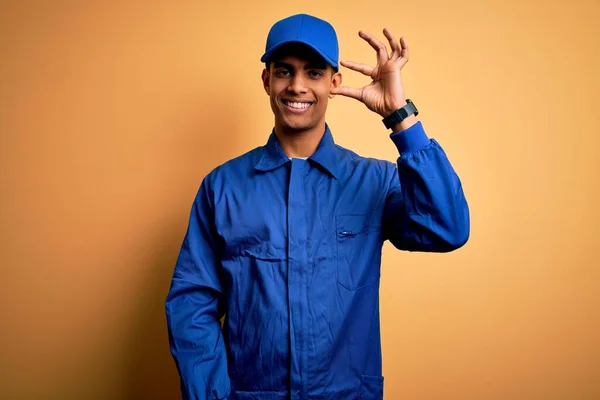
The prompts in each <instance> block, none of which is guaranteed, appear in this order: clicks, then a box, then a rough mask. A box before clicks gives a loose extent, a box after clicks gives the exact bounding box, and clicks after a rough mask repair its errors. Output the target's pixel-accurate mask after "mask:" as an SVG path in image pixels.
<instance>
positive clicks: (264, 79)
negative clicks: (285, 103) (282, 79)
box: [262, 68, 271, 96]
mask: <svg viewBox="0 0 600 400" xmlns="http://www.w3.org/2000/svg"><path fill="white" fill-rule="evenodd" d="M270 75H271V74H270V73H269V71H267V69H266V68H265V69H263V72H262V82H263V87H264V88H265V92H266V93H267V94H268V95H269V96H270V95H271V94H270V91H269V89H270V86H271V85H270V82H269V80H270Z"/></svg>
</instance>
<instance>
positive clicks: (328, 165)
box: [255, 124, 339, 179]
mask: <svg viewBox="0 0 600 400" xmlns="http://www.w3.org/2000/svg"><path fill="white" fill-rule="evenodd" d="M308 159H309V160H310V161H314V162H315V163H317V164H319V165H320V166H321V167H323V168H324V169H325V170H326V171H327V172H328V173H329V174H330V175H332V176H333V177H334V178H336V179H337V178H338V172H339V171H338V169H337V168H338V163H337V161H336V145H335V142H334V141H333V135H332V134H331V131H330V130H329V126H328V125H327V124H325V134H324V135H323V138H322V139H321V141H320V142H319V146H317V150H316V151H315V152H314V154H313V155H312V156H310V157H309V158H308ZM288 161H290V159H289V157H288V156H287V155H286V154H285V152H284V151H283V149H282V148H281V146H280V145H279V140H278V139H277V135H275V131H274V130H273V131H272V132H271V135H270V136H269V140H268V141H267V144H266V145H265V146H264V151H263V154H262V156H261V158H260V160H259V161H258V163H256V165H255V168H256V169H257V170H259V171H270V170H273V169H275V168H277V167H280V166H281V165H283V164H285V163H286V162H288Z"/></svg>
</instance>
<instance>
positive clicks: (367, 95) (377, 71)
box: [331, 28, 408, 118]
mask: <svg viewBox="0 0 600 400" xmlns="http://www.w3.org/2000/svg"><path fill="white" fill-rule="evenodd" d="M383 34H384V35H385V37H386V38H387V39H388V41H389V43H390V47H391V49H392V54H390V55H388V52H387V48H386V46H385V44H384V43H383V42H381V41H380V40H379V39H377V38H376V37H375V36H372V35H370V34H368V33H365V32H363V31H359V32H358V35H359V36H360V37H361V38H363V39H364V40H366V41H367V43H369V44H370V45H371V47H373V48H374V49H375V51H376V52H377V65H376V66H375V67H371V66H369V65H365V64H359V63H356V62H353V61H342V62H341V64H342V66H344V67H346V68H349V69H351V70H353V71H357V72H361V73H362V74H364V75H366V76H369V77H371V79H372V80H373V81H372V82H371V83H370V84H368V85H366V86H365V87H363V88H360V89H356V88H351V87H347V86H342V87H339V88H336V89H332V90H331V94H339V95H342V96H347V97H352V98H354V99H357V100H358V101H360V102H362V103H364V104H365V105H366V106H367V108H368V109H369V110H371V111H374V112H376V113H377V114H379V115H381V116H382V117H383V118H385V117H387V116H388V115H390V114H391V113H393V112H394V111H396V110H397V109H399V108H400V107H402V106H404V105H405V104H406V99H405V97H404V88H403V86H402V80H401V79H400V70H401V69H402V67H404V65H405V64H406V63H407V62H408V46H407V45H406V40H404V38H400V41H399V42H398V41H397V40H396V38H395V37H394V35H393V34H392V33H391V32H390V31H389V30H388V29H387V28H386V29H384V30H383Z"/></svg>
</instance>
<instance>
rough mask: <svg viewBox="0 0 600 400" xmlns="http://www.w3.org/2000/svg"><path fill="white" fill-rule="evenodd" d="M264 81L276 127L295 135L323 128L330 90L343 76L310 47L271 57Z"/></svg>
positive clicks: (339, 82)
mask: <svg viewBox="0 0 600 400" xmlns="http://www.w3.org/2000/svg"><path fill="white" fill-rule="evenodd" d="M262 78H263V85H264V88H265V91H266V92H267V94H268V95H269V97H270V98H271V109H272V110H273V114H274V115H275V126H276V128H279V129H281V130H284V131H287V132H296V133H297V132H306V131H310V130H312V129H315V128H318V129H320V128H321V127H323V129H324V126H325V111H326V110H327V103H328V100H329V98H330V90H331V89H332V88H334V87H338V86H339V85H340V84H341V81H342V77H341V74H340V73H337V72H335V70H334V69H333V68H331V67H330V66H328V65H327V64H326V62H325V60H324V59H323V58H322V57H321V56H319V55H318V54H317V53H316V52H314V51H312V50H311V49H309V48H304V47H294V48H287V49H286V50H285V51H284V52H282V53H280V54H279V55H275V56H274V57H273V58H272V61H271V62H270V63H269V66H268V70H267V69H265V70H264V71H263V76H262Z"/></svg>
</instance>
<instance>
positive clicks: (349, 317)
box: [166, 14, 469, 400]
mask: <svg viewBox="0 0 600 400" xmlns="http://www.w3.org/2000/svg"><path fill="white" fill-rule="evenodd" d="M384 34H385V36H386V37H387V39H388V41H389V44H390V46H391V53H390V54H388V52H387V49H386V46H385V45H384V44H383V43H382V42H380V41H379V40H378V39H377V38H375V37H374V36H371V35H369V34H367V33H363V32H360V36H361V38H363V39H364V40H366V41H367V42H368V43H369V44H370V45H371V46H372V47H373V48H374V49H375V50H376V52H377V59H378V63H377V65H376V66H375V67H369V66H366V65H362V64H357V63H354V62H342V63H341V64H342V65H343V66H345V67H347V68H349V69H352V70H354V71H358V72H361V73H363V74H365V75H367V76H369V77H371V78H372V83H370V84H369V85H367V86H365V87H364V88H362V89H354V88H348V87H344V86H341V83H342V75H341V74H340V72H339V70H338V69H339V65H338V42H337V36H336V33H335V31H334V29H333V27H332V26H331V25H330V24H329V23H327V22H326V21H323V20H321V19H318V18H315V17H312V16H309V15H305V14H302V15H294V16H291V17H289V18H286V19H283V20H281V21H279V22H277V23H276V24H275V25H274V26H273V27H272V28H271V30H270V32H269V35H268V38H267V44H266V52H265V54H264V55H263V57H262V59H261V60H262V61H263V62H264V63H265V69H264V71H263V73H262V81H263V85H264V88H265V91H266V92H267V94H268V95H269V97H270V102H271V108H272V110H273V114H274V116H275V126H274V129H273V131H272V133H271V135H270V137H269V139H268V142H267V143H266V145H265V146H262V147H259V148H256V149H254V150H252V151H250V152H248V153H246V154H244V155H242V156H240V157H238V158H235V159H233V160H230V161H228V162H227V163H225V164H223V165H221V166H219V167H217V168H216V169H214V170H213V171H212V172H211V173H210V174H208V176H206V177H205V178H204V180H203V181H202V184H201V185H200V189H199V191H198V194H197V197H196V199H195V201H194V203H193V206H192V212H191V217H190V221H189V228H188V231H187V234H186V236H185V239H184V241H183V245H182V248H181V252H180V254H179V258H178V260H177V264H176V267H175V272H174V276H173V281H172V284H171V290H170V292H169V295H168V297H167V302H166V311H167V319H168V327H169V339H170V345H171V352H172V354H173V357H174V359H175V361H176V364H177V367H178V370H179V374H180V376H181V382H182V384H181V389H182V393H183V397H184V398H185V399H211V400H212V399H225V398H227V399H230V400H231V399H239V400H249V399H253V400H258V399H259V400H284V399H314V400H317V399H319V400H338V399H339V400H342V399H343V400H353V399H362V400H370V399H382V397H383V377H382V375H381V346H380V327H379V277H380V264H381V248H382V245H383V242H384V241H385V240H390V241H391V243H393V245H394V246H395V247H397V248H398V249H401V250H408V251H429V252H448V251H452V250H454V249H457V248H459V247H460V246H462V245H463V244H464V243H465V242H466V241H467V238H468V236H469V212H468V207H467V203H466V200H465V198H464V195H463V191H462V188H461V183H460V180H459V178H458V177H457V175H456V174H455V172H454V170H453V168H452V166H451V165H450V163H449V162H448V160H447V158H446V156H445V154H444V152H443V150H442V148H441V147H440V145H439V144H438V143H437V142H436V141H435V140H434V139H429V138H428V137H427V136H426V134H425V132H424V130H423V126H422V124H421V122H419V121H417V119H416V115H417V111H416V108H415V106H414V104H413V103H412V102H410V101H407V100H406V99H405V95H404V91H403V87H402V82H401V78H400V70H401V69H402V67H403V66H404V65H405V64H406V62H407V60H408V48H407V46H406V42H405V41H404V40H403V39H401V40H400V41H397V40H396V39H395V38H394V36H393V35H392V33H391V32H389V31H388V30H384ZM336 94H339V95H343V96H349V97H352V98H355V99H357V100H359V101H361V102H363V103H364V104H365V105H366V106H367V108H369V109H370V110H372V111H374V112H376V113H377V114H379V115H381V117H382V118H384V124H385V125H386V126H387V127H388V128H390V129H391V131H392V133H391V139H392V141H393V143H395V145H396V146H397V148H398V150H399V152H400V157H399V158H398V160H397V163H396V164H395V163H392V162H388V161H380V160H375V159H368V158H363V157H360V156H358V155H357V154H355V153H353V152H351V151H350V150H346V149H344V148H342V147H340V146H338V145H336V144H335V143H334V140H333V136H332V133H331V131H330V130H329V127H328V125H327V124H326V122H325V111H326V109H327V102H328V100H329V98H330V97H333V96H334V95H336ZM407 114H408V116H407ZM377 130H378V129H375V128H374V129H373V131H374V132H365V134H369V135H373V134H377ZM223 316H225V319H224V325H223V329H221V324H220V319H221V318H222V317H223Z"/></svg>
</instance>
